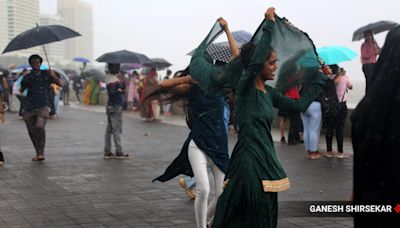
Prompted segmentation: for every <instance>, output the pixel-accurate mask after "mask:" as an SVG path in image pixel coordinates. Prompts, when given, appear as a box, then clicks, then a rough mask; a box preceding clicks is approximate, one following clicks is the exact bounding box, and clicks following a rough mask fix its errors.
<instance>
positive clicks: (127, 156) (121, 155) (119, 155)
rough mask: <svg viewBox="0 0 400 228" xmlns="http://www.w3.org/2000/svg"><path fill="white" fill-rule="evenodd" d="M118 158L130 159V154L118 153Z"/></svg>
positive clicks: (116, 156)
mask: <svg viewBox="0 0 400 228" xmlns="http://www.w3.org/2000/svg"><path fill="white" fill-rule="evenodd" d="M115 158H116V159H129V154H124V153H117V154H116V155H115Z"/></svg>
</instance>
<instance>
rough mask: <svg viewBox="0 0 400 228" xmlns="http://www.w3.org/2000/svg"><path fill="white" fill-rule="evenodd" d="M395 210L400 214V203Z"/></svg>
mask: <svg viewBox="0 0 400 228" xmlns="http://www.w3.org/2000/svg"><path fill="white" fill-rule="evenodd" d="M394 211H395V212H396V213H397V214H400V203H398V204H397V205H396V206H395V207H394Z"/></svg>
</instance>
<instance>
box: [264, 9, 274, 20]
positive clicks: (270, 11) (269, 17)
mask: <svg viewBox="0 0 400 228" xmlns="http://www.w3.org/2000/svg"><path fill="white" fill-rule="evenodd" d="M275 15H276V14H275V8H274V7H269V8H268V9H267V11H266V12H265V14H264V16H265V19H267V20H270V21H275Z"/></svg>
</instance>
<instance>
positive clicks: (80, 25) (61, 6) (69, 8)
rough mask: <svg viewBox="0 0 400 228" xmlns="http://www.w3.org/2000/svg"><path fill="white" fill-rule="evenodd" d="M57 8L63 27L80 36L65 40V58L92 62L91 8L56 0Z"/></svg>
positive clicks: (74, 1)
mask: <svg viewBox="0 0 400 228" xmlns="http://www.w3.org/2000/svg"><path fill="white" fill-rule="evenodd" d="M57 8H58V14H59V15H60V16H61V22H62V23H63V25H65V26H67V27H69V28H71V29H73V30H75V31H77V32H79V33H80V34H81V35H82V36H80V37H75V38H73V39H68V40H65V49H66V53H65V56H66V58H67V59H72V58H74V57H85V58H88V59H90V60H93V10H92V6H91V5H90V4H88V3H85V2H81V1H79V0H58V6H57Z"/></svg>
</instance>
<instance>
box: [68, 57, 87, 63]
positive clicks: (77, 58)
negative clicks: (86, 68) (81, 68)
mask: <svg viewBox="0 0 400 228" xmlns="http://www.w3.org/2000/svg"><path fill="white" fill-rule="evenodd" d="M72 60H74V61H75V62H81V63H90V60H89V59H87V58H85V57H75V58H73V59H72Z"/></svg>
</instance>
